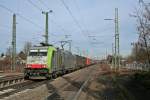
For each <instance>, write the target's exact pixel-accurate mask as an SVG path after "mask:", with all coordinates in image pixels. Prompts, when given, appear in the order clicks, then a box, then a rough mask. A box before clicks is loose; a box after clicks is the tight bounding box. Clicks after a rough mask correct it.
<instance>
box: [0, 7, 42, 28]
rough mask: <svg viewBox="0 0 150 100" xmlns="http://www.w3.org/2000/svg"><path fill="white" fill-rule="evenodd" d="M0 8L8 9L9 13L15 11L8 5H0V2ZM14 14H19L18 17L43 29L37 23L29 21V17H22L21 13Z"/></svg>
mask: <svg viewBox="0 0 150 100" xmlns="http://www.w3.org/2000/svg"><path fill="white" fill-rule="evenodd" d="M0 8H3V9H5V10H6V11H8V12H9V13H12V14H14V13H15V12H14V11H13V10H11V9H10V8H8V7H6V6H4V5H1V4H0ZM16 15H18V16H19V17H20V18H22V19H23V20H25V21H27V22H29V23H30V24H32V25H34V26H36V27H37V28H40V29H43V28H42V27H41V26H40V25H38V24H36V23H35V22H33V21H31V20H30V19H28V18H26V17H24V16H23V15H22V14H20V13H16Z"/></svg>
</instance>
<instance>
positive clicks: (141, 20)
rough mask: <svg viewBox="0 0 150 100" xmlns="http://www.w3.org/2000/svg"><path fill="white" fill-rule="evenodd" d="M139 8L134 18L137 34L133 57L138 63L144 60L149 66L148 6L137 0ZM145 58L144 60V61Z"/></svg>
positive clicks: (149, 32)
mask: <svg viewBox="0 0 150 100" xmlns="http://www.w3.org/2000/svg"><path fill="white" fill-rule="evenodd" d="M139 4H140V8H139V9H136V13H135V15H134V17H136V19H137V31H138V33H139V38H138V42H137V43H136V44H138V48H137V47H136V46H134V49H133V52H132V53H133V55H136V59H138V60H139V61H141V60H145V62H147V63H149V64H150V5H149V4H146V3H145V2H144V1H143V0H139ZM145 56H146V59H145Z"/></svg>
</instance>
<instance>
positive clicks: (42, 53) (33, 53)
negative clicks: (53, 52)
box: [29, 50, 47, 56]
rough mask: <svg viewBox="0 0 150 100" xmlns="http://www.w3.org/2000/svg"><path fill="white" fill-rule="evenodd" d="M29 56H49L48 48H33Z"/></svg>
mask: <svg viewBox="0 0 150 100" xmlns="http://www.w3.org/2000/svg"><path fill="white" fill-rule="evenodd" d="M29 56H47V51H46V50H31V51H30V53H29Z"/></svg>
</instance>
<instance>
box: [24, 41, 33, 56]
mask: <svg viewBox="0 0 150 100" xmlns="http://www.w3.org/2000/svg"><path fill="white" fill-rule="evenodd" d="M31 47H32V43H31V42H26V43H25V45H24V48H23V52H24V53H25V55H26V56H27V54H28V52H29V50H30V48H31Z"/></svg>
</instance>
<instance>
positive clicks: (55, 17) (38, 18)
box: [0, 0, 148, 57]
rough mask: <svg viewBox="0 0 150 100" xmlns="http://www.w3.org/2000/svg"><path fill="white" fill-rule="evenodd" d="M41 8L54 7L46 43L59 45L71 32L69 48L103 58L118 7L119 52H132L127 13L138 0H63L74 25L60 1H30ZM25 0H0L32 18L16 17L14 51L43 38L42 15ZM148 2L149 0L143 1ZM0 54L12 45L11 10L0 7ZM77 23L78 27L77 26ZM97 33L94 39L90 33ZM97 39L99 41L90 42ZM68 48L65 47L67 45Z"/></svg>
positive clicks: (133, 26)
mask: <svg viewBox="0 0 150 100" xmlns="http://www.w3.org/2000/svg"><path fill="white" fill-rule="evenodd" d="M29 1H32V2H33V3H34V4H35V5H36V6H37V7H38V8H40V9H41V10H43V11H48V10H50V9H51V10H53V13H50V14H49V42H50V43H55V45H56V46H59V45H60V43H58V41H61V40H64V39H65V35H66V34H67V35H71V36H70V37H69V38H68V39H71V40H72V41H73V42H72V50H73V52H77V49H76V48H80V51H82V52H85V53H84V54H87V52H88V55H90V56H99V57H102V56H104V55H105V53H106V49H107V52H108V53H110V54H111V50H112V49H111V48H112V47H111V45H112V42H113V36H114V23H113V21H106V20H104V19H105V18H114V9H115V8H118V9H119V24H120V26H119V27H120V45H121V46H120V52H121V54H122V55H124V56H126V55H128V54H130V52H131V42H134V41H136V40H137V36H138V35H137V34H136V33H137V32H136V20H135V19H134V18H132V17H130V16H129V14H132V13H133V12H134V11H135V8H138V6H139V4H138V0H64V2H65V4H66V5H67V6H68V7H69V9H70V11H71V13H72V14H73V16H74V17H75V20H77V22H78V23H79V25H77V24H76V23H75V21H74V20H73V18H72V17H71V15H70V14H69V12H68V11H67V9H66V8H65V7H64V5H63V3H62V2H61V0H29ZM29 1H28V0H0V5H3V6H5V7H7V8H9V9H11V10H12V11H13V12H14V13H19V14H20V15H22V16H24V17H25V18H27V19H29V20H31V21H32V22H33V23H34V24H31V23H29V22H28V21H26V20H24V19H22V18H20V17H19V16H17V51H20V50H22V48H23V45H24V43H25V42H26V41H30V42H32V43H33V44H38V43H39V42H41V41H44V38H43V37H42V35H44V27H45V26H44V25H45V16H44V15H43V14H42V13H41V10H40V9H37V8H36V7H35V6H33V5H32V4H31V2H29ZM145 1H148V0H145ZM0 12H1V13H0V53H2V52H5V51H6V48H8V47H10V46H11V37H12V36H11V33H12V15H13V13H10V12H8V11H7V10H5V9H3V8H1V7H0ZM79 26H80V28H79ZM93 35H94V36H96V37H94V38H92V37H89V36H93ZM93 42H98V43H99V44H92V43H93ZM66 49H67V47H66Z"/></svg>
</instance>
